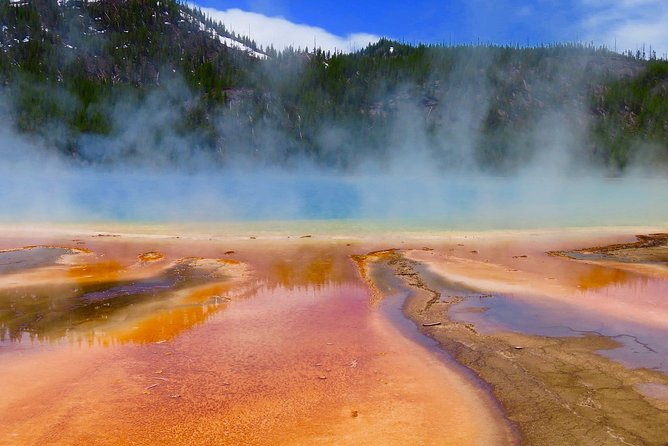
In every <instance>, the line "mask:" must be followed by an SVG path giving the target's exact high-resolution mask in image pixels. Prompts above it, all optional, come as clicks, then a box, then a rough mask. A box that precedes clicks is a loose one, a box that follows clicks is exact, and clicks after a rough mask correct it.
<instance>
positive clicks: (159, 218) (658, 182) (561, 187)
mask: <svg viewBox="0 0 668 446" xmlns="http://www.w3.org/2000/svg"><path fill="white" fill-rule="evenodd" d="M0 189H1V190H2V191H3V192H2V195H0V211H1V215H2V217H0V218H1V219H2V220H5V221H17V220H18V221H22V220H31V221H35V220H36V221H65V222H67V221H77V222H79V221H96V220H105V221H134V222H136V221H144V222H163V221H164V222H181V221H183V222H191V221H192V222H197V221H203V222H210V221H270V220H275V221H299V220H332V221H334V220H346V221H351V220H352V221H354V220H361V221H367V222H369V221H370V222H377V224H379V225H390V226H398V227H401V226H402V225H405V226H410V227H415V228H417V229H420V228H423V229H427V228H430V229H434V228H436V229H438V228H441V229H489V228H500V229H501V228H530V227H560V226H594V225H596V226H598V225H661V224H665V223H666V222H668V179H662V178H654V179H644V178H617V179H607V178H598V179H591V178H587V179H583V178H540V177H536V176H533V177H513V178H509V177H506V178H499V177H486V176H459V177H452V176H450V177H438V176H415V177H406V176H371V175H369V176H357V177H345V176H334V175H332V176H327V175H320V176H317V175H312V176H309V175H304V174H295V175H290V174H286V173H266V174H262V173H253V174H242V173H236V174H230V173H224V172H221V173H220V174H212V173H210V174H206V175H184V174H179V175H164V174H160V175H158V174H139V173H127V174H124V175H121V174H119V173H117V172H114V173H109V172H102V171H91V170H87V171H82V172H80V173H78V174H74V173H72V172H69V173H66V174H62V175H50V176H44V177H40V176H32V177H30V178H28V177H25V176H21V177H11V176H9V177H7V176H5V177H3V178H2V179H0Z"/></svg>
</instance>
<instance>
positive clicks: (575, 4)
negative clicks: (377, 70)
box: [196, 0, 668, 56]
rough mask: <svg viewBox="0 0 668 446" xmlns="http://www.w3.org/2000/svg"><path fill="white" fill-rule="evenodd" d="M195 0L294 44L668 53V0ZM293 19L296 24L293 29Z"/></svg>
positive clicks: (232, 21)
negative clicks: (589, 47)
mask: <svg viewBox="0 0 668 446" xmlns="http://www.w3.org/2000/svg"><path fill="white" fill-rule="evenodd" d="M196 3H197V5H199V6H202V7H205V8H207V9H206V11H207V12H209V13H210V14H211V15H212V16H214V17H216V18H219V19H221V20H222V21H223V22H224V23H225V24H226V26H228V28H231V29H234V30H236V31H238V32H240V33H242V34H248V32H249V29H250V33H251V37H253V38H256V40H258V42H260V43H265V42H267V41H269V40H275V41H279V42H287V40H286V39H289V38H292V39H293V41H292V42H289V43H291V44H295V46H306V45H308V43H307V42H311V44H310V45H308V46H312V42H313V38H316V41H319V42H321V43H319V45H324V46H326V44H327V43H330V41H329V40H328V39H329V38H332V39H335V38H338V39H341V40H340V41H337V40H331V44H334V45H335V44H337V43H339V44H340V45H346V44H349V45H351V46H353V47H357V46H363V45H364V41H365V40H366V39H370V40H372V39H373V38H378V37H381V36H385V37H391V38H394V39H398V40H403V41H406V42H411V43H415V42H427V43H438V42H445V43H450V42H454V43H468V42H478V41H480V42H491V43H497V44H506V43H510V44H515V43H519V44H522V45H526V44H530V45H535V44H540V43H552V42H557V41H558V42H564V41H582V42H589V41H594V43H596V44H606V45H608V46H609V47H611V48H612V47H613V46H614V45H615V41H616V42H617V47H618V49H619V50H623V49H632V50H635V49H636V48H639V47H641V46H642V44H643V43H645V44H646V46H649V45H650V44H651V45H653V47H654V48H656V49H657V53H658V54H659V55H660V56H661V55H663V53H664V52H668V0H566V1H556V0H530V1H527V0H515V1H513V0H497V1H493V0H469V1H465V0H444V1H435V0H413V1H411V2H405V1H402V2H391V1H379V0H372V1H350V0H338V1H335V0H325V1H317V2H314V1H306V0H292V1H284V0H272V1H269V0H232V1H223V0H199V1H197V2H196ZM265 19H267V20H265ZM271 19H274V21H272V20H271ZM278 19H280V20H281V21H282V22H280V23H279V22H278V21H277V20H278ZM273 25H276V26H277V28H276V29H274V27H273ZM289 25H295V26H297V28H294V29H291V28H289ZM299 26H301V27H302V28H298V27H299ZM309 34H311V35H312V37H310V38H309V37H308V35H309ZM355 36H357V38H356V37H355ZM360 36H361V37H360ZM346 42H347V43H346ZM281 45H282V44H281V43H279V44H278V45H277V46H281ZM339 49H341V48H340V47H339ZM348 49H350V48H348ZM353 49H354V48H353Z"/></svg>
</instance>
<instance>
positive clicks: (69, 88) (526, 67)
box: [0, 0, 668, 171]
mask: <svg viewBox="0 0 668 446" xmlns="http://www.w3.org/2000/svg"><path fill="white" fill-rule="evenodd" d="M0 26H1V31H0V81H2V83H3V85H5V88H4V91H3V103H4V104H3V107H2V110H3V111H4V113H3V114H4V115H5V116H4V118H5V122H11V123H12V125H13V126H14V128H15V129H16V130H18V131H19V132H22V133H26V134H32V135H37V136H38V137H40V138H41V139H42V140H43V141H44V142H45V144H46V145H47V146H49V147H53V148H54V150H60V151H62V152H63V153H66V154H67V155H68V156H71V157H72V158H73V159H74V160H79V161H81V162H94V163H95V162H103V161H108V162H113V161H117V159H115V158H114V157H113V156H110V155H109V154H107V153H105V150H110V149H108V147H109V144H107V145H106V146H104V145H101V146H100V147H101V148H100V147H96V150H92V151H91V150H86V149H87V147H86V144H88V143H89V142H90V141H91V140H96V141H99V140H100V138H102V139H104V138H106V140H107V141H108V142H112V143H113V144H114V145H117V146H122V147H118V148H117V149H118V150H117V151H116V152H117V153H122V154H128V153H135V152H137V151H138V150H140V148H141V147H140V146H142V147H143V146H146V145H149V146H151V145H153V146H155V147H149V149H155V150H162V151H167V152H169V156H168V157H173V158H175V159H177V158H179V157H178V156H176V155H178V154H179V153H183V154H186V153H194V152H203V153H206V154H207V155H208V156H209V159H211V160H213V161H215V162H217V163H220V164H224V163H225V162H228V161H229V160H232V159H237V158H239V157H245V158H251V159H253V160H255V161H256V162H260V163H266V164H277V163H278V164H284V163H290V162H291V160H293V159H303V158H304V157H306V158H309V159H312V160H313V161H314V162H316V163H320V164H322V165H326V166H332V167H338V168H348V167H351V166H355V165H357V164H358V163H359V162H361V161H364V160H380V161H381V162H382V161H383V160H385V159H387V157H388V156H390V154H391V152H392V151H393V150H395V149H396V146H397V145H399V146H402V148H403V149H404V150H406V151H409V152H410V150H412V149H413V148H415V150H417V149H418V148H419V149H420V150H426V151H427V152H429V153H428V154H429V156H430V157H431V159H433V160H434V162H435V163H436V165H437V166H438V167H443V168H465V167H467V166H470V165H473V164H475V165H476V166H481V167H483V168H486V169H490V170H495V171H512V169H513V168H515V167H517V166H519V165H521V164H523V163H527V162H530V160H531V159H532V158H534V157H539V156H541V151H544V150H547V149H546V147H553V146H554V147H557V148H558V147H559V144H558V142H561V143H562V145H566V146H571V150H572V151H573V153H571V154H570V155H571V156H575V157H577V158H578V159H584V160H587V161H589V162H595V163H597V164H599V165H601V166H604V167H606V168H608V169H610V170H612V171H617V170H622V169H624V168H626V167H627V166H628V165H629V163H632V162H639V161H641V162H648V163H652V164H653V165H657V163H658V165H662V166H668V62H666V61H660V60H656V59H655V58H653V59H652V60H650V61H645V60H644V59H643V58H642V57H641V55H640V54H638V55H637V57H636V56H633V55H631V54H627V55H619V54H616V53H612V52H610V51H608V50H606V49H604V48H594V47H589V46H583V45H571V44H559V45H551V46H544V47H537V48H521V47H496V46H480V45H475V46H438V45H434V46H428V45H419V46H411V45H405V44H401V43H399V42H393V41H389V40H386V39H383V40H381V41H380V42H377V43H376V44H373V45H370V46H369V47H367V48H365V49H363V50H361V51H358V52H356V53H353V54H331V53H329V52H324V51H321V50H314V51H309V50H308V49H304V50H296V49H287V50H284V51H281V52H277V51H276V50H274V49H273V48H266V49H263V48H260V47H258V45H256V44H255V42H253V41H252V40H250V39H249V38H246V37H241V36H237V35H234V34H233V33H230V32H229V31H227V29H226V28H225V27H224V25H223V24H220V23H216V22H213V21H211V20H210V19H208V18H207V17H205V16H204V15H203V14H202V13H201V12H199V11H197V10H192V9H190V8H188V7H187V6H185V5H183V4H180V3H178V2H176V1H174V0H166V1H165V0H160V1H158V0H101V1H98V2H91V3H88V2H87V1H85V0H83V1H79V0H70V1H67V2H65V3H64V4H63V5H59V4H58V2H56V1H55V0H25V1H24V2H22V3H10V2H9V1H8V0H0ZM221 37H224V38H229V39H232V40H233V41H236V42H237V43H238V45H237V46H241V45H243V46H245V47H246V48H247V50H243V49H238V48H235V47H234V46H226V45H225V44H224V43H223V42H222V41H221V39H220V38H221ZM250 50H252V51H253V52H254V54H251V53H250ZM258 54H259V55H261V56H262V55H266V56H267V57H257V56H258ZM139 111H141V112H142V113H143V114H141V116H139V115H138V116H134V115H133V113H139ZM141 119H145V120H148V123H149V124H150V125H149V124H147V125H144V124H143V122H144V121H142V120H141ZM135 122H138V123H139V124H137V125H140V126H143V127H142V131H141V132H139V133H142V138H141V140H137V138H134V139H133V138H131V137H129V136H127V135H128V131H127V127H128V125H129V123H135ZM91 138H92V139H91ZM169 144H172V145H173V146H174V147H169V148H165V147H167V146H168V145H169ZM105 147H107V148H106V149H105ZM142 150H143V153H150V150H147V149H146V148H145V147H144V148H143V149H142ZM555 150H556V149H555ZM184 156H185V155H184ZM149 158H150V157H149ZM145 161H146V160H145ZM149 161H150V160H149Z"/></svg>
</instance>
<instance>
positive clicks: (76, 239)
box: [0, 231, 516, 445]
mask: <svg viewBox="0 0 668 446" xmlns="http://www.w3.org/2000/svg"><path fill="white" fill-rule="evenodd" d="M115 235H118V236H115V237H110V236H105V237H101V236H99V234H96V233H95V232H94V231H91V232H86V233H73V234H63V233H62V232H61V233H59V234H58V235H57V236H56V235H49V234H45V233H43V232H42V233H36V234H34V236H33V239H32V240H30V239H31V237H30V236H29V234H26V233H22V237H24V238H23V239H17V238H11V237H5V238H3V239H0V249H2V248H6V249H10V248H11V249H16V248H21V247H22V246H27V245H35V244H47V245H51V246H59V247H63V248H68V247H85V248H86V250H87V251H86V252H85V253H83V252H78V253H74V254H68V255H63V256H61V257H59V258H58V259H55V258H53V257H54V256H47V257H46V258H44V259H41V260H39V261H37V260H35V261H32V263H31V262H27V261H26V262H27V263H25V265H24V266H25V268H19V267H17V268H15V269H14V270H12V271H10V272H7V273H6V274H0V299H2V307H1V308H2V313H0V317H1V318H2V319H1V322H2V328H1V330H2V332H1V334H2V338H1V342H0V376H2V380H0V415H1V417H2V423H0V444H18V445H23V444H63V445H65V444H67V445H70V444H187V445H192V444H202V445H204V444H207V445H209V444H235V445H236V444H350V445H353V444H354V445H358V444H402V445H403V444H444V445H448V444H451V445H462V444H466V445H494V444H514V443H515V441H516V439H515V433H514V429H513V428H512V426H511V425H510V423H509V422H508V421H506V420H505V419H504V417H503V414H502V412H501V410H500V409H499V406H498V404H496V403H495V401H494V399H493V398H492V397H491V396H490V395H489V394H488V393H487V392H486V390H484V388H483V387H481V385H480V383H479V382H478V381H477V380H475V379H474V378H473V377H472V375H470V374H469V373H466V372H463V371H462V368H461V367H460V366H458V365H457V364H456V363H454V362H452V361H448V360H446V359H444V358H443V357H442V355H440V356H439V355H434V352H433V351H432V350H431V349H430V348H429V347H425V344H423V343H421V342H419V341H416V340H415V339H413V338H410V337H406V336H405V335H404V333H402V332H401V330H400V329H399V328H397V326H396V325H395V324H394V323H393V321H392V320H390V318H389V317H388V316H387V314H386V313H384V312H383V311H381V310H379V308H378V306H376V305H372V304H371V291H370V289H369V287H368V285H367V283H366V282H365V281H364V280H362V278H361V276H360V274H359V272H358V269H357V266H356V263H355V262H354V261H353V260H352V258H351V256H352V255H354V254H363V253H366V252H369V251H371V250H373V249H377V248H379V246H377V242H372V241H363V242H360V241H357V242H356V241H354V240H353V241H350V240H331V239H315V238H310V237H309V238H303V239H301V238H298V237H291V238H284V239H281V240H257V239H250V238H245V239H225V240H209V239H204V238H192V237H191V238H189V237H183V238H181V237H179V238H176V237H142V236H140V235H137V234H133V235H132V236H127V235H125V234H123V233H120V234H115ZM37 254H40V255H43V254H44V253H43V252H38V253H37ZM28 257H29V256H28V255H26V258H28ZM33 260H34V259H33ZM3 276H4V278H3ZM32 279H35V281H34V282H33V281H31V280H32ZM50 284H55V288H54V285H50ZM6 303H8V304H6ZM397 305H400V303H398V304H397Z"/></svg>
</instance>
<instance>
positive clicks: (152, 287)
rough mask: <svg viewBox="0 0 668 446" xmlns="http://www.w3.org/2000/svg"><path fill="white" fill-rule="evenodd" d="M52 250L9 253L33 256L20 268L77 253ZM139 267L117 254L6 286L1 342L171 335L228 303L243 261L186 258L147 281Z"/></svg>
mask: <svg viewBox="0 0 668 446" xmlns="http://www.w3.org/2000/svg"><path fill="white" fill-rule="evenodd" d="M44 249H46V248H44ZM44 249H40V250H39V251H35V250H34V249H33V250H29V251H27V254H26V253H24V254H22V255H16V256H14V257H8V256H5V257H4V258H5V259H14V260H16V259H21V260H24V259H27V260H25V261H23V262H22V263H21V265H22V266H23V267H22V268H20V269H19V268H18V267H15V268H14V269H13V270H12V272H18V271H22V270H25V269H28V268H33V269H35V268H38V267H40V266H45V265H53V264H54V263H55V262H56V261H57V260H58V258H60V257H61V256H62V255H63V254H71V253H72V252H70V251H69V250H67V249H60V248H59V249H57V250H55V249H51V250H48V251H44ZM16 252H18V253H21V252H22V251H16ZM31 256H32V257H31ZM35 256H39V261H37V260H34V259H32V258H33V257H35ZM31 259H32V260H31ZM131 268H132V266H127V265H124V264H122V263H121V262H120V261H117V260H113V259H112V260H105V261H99V262H91V263H78V264H74V265H71V266H63V267H62V268H60V269H57V270H53V271H52V270H49V271H48V272H49V274H50V275H51V276H50V277H52V278H53V283H48V282H47V283H41V284H39V285H31V284H30V283H29V282H28V283H25V282H24V283H22V284H20V285H19V286H13V287H7V288H4V289H0V344H6V343H12V342H22V341H30V342H56V341H59V340H61V339H68V340H69V341H71V342H78V343H81V342H84V343H88V344H92V343H95V342H96V341H99V342H101V343H102V344H104V345H108V344H113V343H128V342H134V343H146V342H157V341H160V340H168V339H171V338H173V337H174V336H176V335H177V334H179V333H181V332H183V331H184V330H187V329H189V328H191V327H193V326H195V325H197V324H200V323H202V322H203V321H205V320H206V319H207V318H208V317H209V316H210V315H211V314H212V313H214V312H216V311H218V310H220V309H221V308H223V307H224V304H225V302H226V301H227V300H228V299H229V294H230V292H231V287H230V284H229V283H227V282H228V281H229V280H228V279H229V277H228V276H227V274H228V272H234V271H233V270H234V269H235V268H236V269H237V270H238V269H240V268H243V265H241V264H240V263H239V262H235V261H226V260H222V259H216V260H213V259H197V258H186V259H181V260H178V261H176V262H174V263H173V264H172V265H171V266H167V267H165V268H164V269H161V270H157V271H156V273H154V274H152V275H148V276H147V277H139V278H134V277H133V276H132V274H130V271H129V270H130V269H131ZM64 279H66V280H64Z"/></svg>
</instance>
